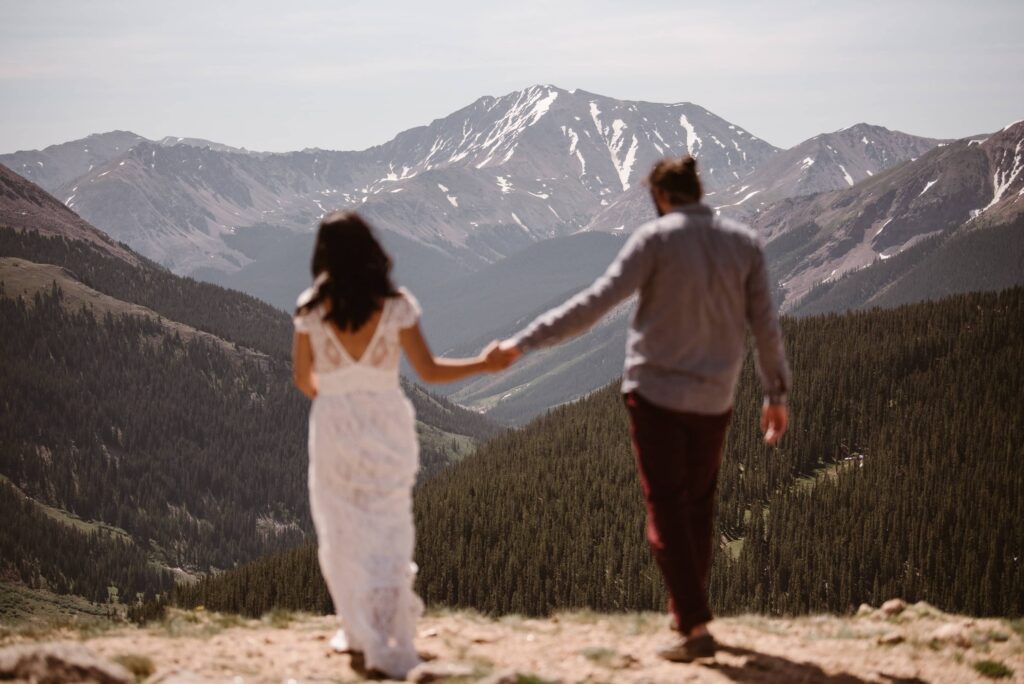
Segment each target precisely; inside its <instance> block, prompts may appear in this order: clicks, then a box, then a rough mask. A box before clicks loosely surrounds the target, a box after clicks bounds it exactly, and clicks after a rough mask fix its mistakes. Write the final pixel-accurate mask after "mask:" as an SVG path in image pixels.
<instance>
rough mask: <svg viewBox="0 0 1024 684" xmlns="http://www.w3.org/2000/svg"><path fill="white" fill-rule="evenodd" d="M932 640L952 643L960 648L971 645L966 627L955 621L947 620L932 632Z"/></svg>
mask: <svg viewBox="0 0 1024 684" xmlns="http://www.w3.org/2000/svg"><path fill="white" fill-rule="evenodd" d="M932 641H938V642H941V643H946V644H953V645H954V646H959V647H960V648H970V646H971V637H970V635H969V634H968V633H967V628H966V627H964V626H963V625H961V624H957V623H955V622H948V623H946V624H944V625H942V626H941V627H939V628H938V629H936V630H935V631H934V632H932Z"/></svg>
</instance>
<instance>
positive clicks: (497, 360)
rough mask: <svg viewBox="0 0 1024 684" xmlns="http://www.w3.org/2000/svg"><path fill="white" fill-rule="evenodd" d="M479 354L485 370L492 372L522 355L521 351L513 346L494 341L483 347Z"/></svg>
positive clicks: (504, 366)
mask: <svg viewBox="0 0 1024 684" xmlns="http://www.w3.org/2000/svg"><path fill="white" fill-rule="evenodd" d="M480 356H481V357H482V358H483V360H484V364H485V365H486V367H487V370H488V371H490V372H492V373H493V372H497V371H502V370H505V369H506V368H508V367H509V366H511V365H512V364H513V363H514V362H515V361H516V359H518V358H519V357H520V356H522V352H520V351H519V349H518V348H517V347H515V346H511V345H506V343H504V342H501V343H499V342H498V341H494V342H491V343H490V344H489V345H487V347H486V348H484V350H483V352H481V354H480Z"/></svg>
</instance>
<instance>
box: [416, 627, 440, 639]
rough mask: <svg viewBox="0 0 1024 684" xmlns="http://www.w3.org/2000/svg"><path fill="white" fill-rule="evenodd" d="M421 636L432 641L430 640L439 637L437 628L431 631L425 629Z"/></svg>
mask: <svg viewBox="0 0 1024 684" xmlns="http://www.w3.org/2000/svg"><path fill="white" fill-rule="evenodd" d="M420 636H421V637H423V638H424V639H430V638H433V637H436V636H437V628H436V627H431V628H430V629H425V630H423V631H422V632H420Z"/></svg>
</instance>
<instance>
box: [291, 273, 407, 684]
mask: <svg viewBox="0 0 1024 684" xmlns="http://www.w3.org/2000/svg"><path fill="white" fill-rule="evenodd" d="M309 295H310V291H307V292H304V293H303V295H302V296H301V297H300V298H299V301H300V303H301V302H302V301H303V299H304V298H307V299H306V300H307V301H308V297H309ZM419 313H420V310H419V305H418V304H417V302H416V300H415V298H414V297H413V296H412V295H411V294H410V293H409V292H408V291H407V290H404V289H403V290H401V296H399V297H394V298H390V299H387V300H386V303H385V305H384V310H383V312H382V314H381V316H380V322H379V323H378V325H377V329H376V331H375V332H374V335H373V339H372V340H371V341H370V344H369V346H368V347H367V348H366V351H365V352H364V353H363V355H362V357H361V358H360V359H359V360H356V359H353V358H352V357H351V356H350V355H349V353H348V352H347V351H346V350H345V348H344V347H343V346H342V345H341V343H340V342H339V341H338V338H337V337H336V335H335V333H334V330H333V328H332V327H330V324H329V323H327V322H325V321H323V310H322V309H319V308H318V309H314V310H312V311H309V312H308V313H306V314H304V315H302V316H297V317H296V318H295V328H296V330H297V331H299V332H302V333H306V334H308V335H309V338H310V342H311V344H312V348H313V371H314V373H315V375H316V380H317V397H316V399H314V400H313V405H312V408H311V410H310V417H309V498H310V506H311V508H312V513H313V523H314V525H315V526H316V534H317V540H318V542H319V557H320V568H321V570H322V572H323V576H324V580H326V582H327V588H328V590H329V591H330V593H331V598H332V599H333V600H334V607H335V610H336V611H337V613H338V616H339V617H340V618H341V621H342V624H343V626H344V631H343V632H339V634H338V636H336V637H335V640H334V641H332V645H335V646H336V647H340V648H344V646H345V642H346V641H347V645H348V647H349V648H351V649H352V650H357V651H362V652H363V653H364V654H365V658H366V666H367V668H374V669H378V670H381V671H383V672H385V673H387V674H388V675H389V676H392V677H397V678H404V677H405V676H406V674H407V673H408V671H409V670H410V669H412V668H413V667H414V666H416V665H417V664H418V663H419V662H420V660H419V657H418V656H417V654H416V649H415V647H414V645H413V638H414V636H415V632H416V620H417V618H418V617H419V616H420V615H421V614H422V612H423V603H422V602H421V601H420V599H419V597H418V596H417V595H416V593H415V592H414V591H413V586H412V585H413V580H414V578H415V565H413V562H412V556H413V542H414V534H413V517H412V487H413V484H414V483H415V479H416V471H417V469H418V468H419V444H418V442H417V439H416V419H415V413H414V411H413V407H412V404H411V403H410V402H409V400H408V399H407V398H406V396H405V394H404V393H403V392H402V389H401V386H400V385H399V381H398V362H399V355H400V343H399V339H398V333H399V330H402V329H404V328H408V327H411V326H412V325H415V323H416V321H417V320H418V318H419Z"/></svg>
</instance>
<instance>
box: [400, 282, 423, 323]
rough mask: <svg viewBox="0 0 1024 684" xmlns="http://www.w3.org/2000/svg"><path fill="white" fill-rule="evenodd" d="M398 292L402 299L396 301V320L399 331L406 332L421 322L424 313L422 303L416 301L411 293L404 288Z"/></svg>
mask: <svg viewBox="0 0 1024 684" xmlns="http://www.w3.org/2000/svg"><path fill="white" fill-rule="evenodd" d="M398 291H399V293H401V297H399V298H398V300H397V301H396V304H397V306H396V307H395V319H394V320H395V325H396V326H397V327H398V329H399V330H405V329H406V328H411V327H412V326H414V325H416V323H418V322H419V320H420V314H421V313H422V311H421V310H420V303H419V302H418V301H416V297H414V296H413V294H412V293H411V292H409V291H408V290H407V289H405V288H404V287H401V288H399V289H398Z"/></svg>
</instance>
